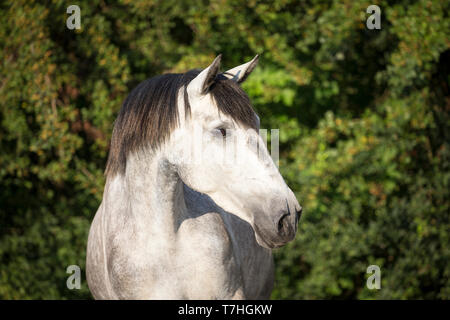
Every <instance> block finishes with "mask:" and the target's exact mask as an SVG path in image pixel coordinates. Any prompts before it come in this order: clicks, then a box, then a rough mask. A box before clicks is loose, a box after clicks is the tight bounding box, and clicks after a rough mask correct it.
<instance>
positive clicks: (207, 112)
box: [190, 94, 226, 121]
mask: <svg viewBox="0 0 450 320" xmlns="http://www.w3.org/2000/svg"><path fill="white" fill-rule="evenodd" d="M190 105H191V112H192V114H193V115H194V117H195V118H196V119H202V120H205V121H208V120H213V119H217V118H226V115H224V114H222V113H221V112H219V108H218V107H217V105H216V102H215V101H214V99H213V98H212V96H211V95H210V94H206V95H204V96H201V97H198V98H197V99H193V101H190Z"/></svg>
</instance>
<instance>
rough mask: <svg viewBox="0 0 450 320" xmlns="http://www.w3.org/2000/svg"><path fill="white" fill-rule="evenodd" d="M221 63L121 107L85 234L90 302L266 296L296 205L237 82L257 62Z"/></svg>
mask: <svg viewBox="0 0 450 320" xmlns="http://www.w3.org/2000/svg"><path fill="white" fill-rule="evenodd" d="M220 60H221V56H220V55H219V56H218V57H217V58H216V59H215V60H214V61H213V62H212V64H211V65H210V66H209V67H207V68H206V69H204V70H202V71H199V70H192V71H189V72H187V73H184V74H166V75H162V76H158V77H154V78H151V79H148V80H146V81H144V82H142V83H141V84H139V85H138V86H137V87H136V88H135V89H134V90H132V92H131V93H130V94H129V96H128V97H127V98H126V100H125V101H124V103H123V106H122V108H121V111H120V112H119V115H118V117H117V119H116V122H115V125H114V129H113V134H112V139H111V148H110V153H109V158H108V163H107V167H106V173H105V174H106V185H105V189H104V194H103V200H102V202H101V204H100V207H99V208H98V211H97V213H96V215H95V217H94V220H93V222H92V225H91V228H90V232H89V239H88V246H87V261H86V269H87V270H86V273H87V281H88V285H89V288H90V291H91V293H92V294H93V296H94V298H96V299H267V298H269V297H270V294H271V291H272V288H273V281H274V265H273V258H272V249H273V248H277V247H280V246H283V245H284V244H286V243H287V242H289V241H291V240H293V239H294V237H295V234H296V232H297V224H298V220H299V218H300V215H301V211H302V208H301V206H300V205H299V203H298V201H297V200H296V198H295V196H294V194H293V192H292V191H291V189H289V187H288V186H287V185H286V183H285V182H284V180H283V178H282V176H281V175H280V173H279V171H278V168H277V166H276V165H275V164H274V162H273V161H272V159H271V157H270V155H269V153H268V151H267V148H266V146H265V143H264V141H263V139H262V137H261V135H260V134H259V117H258V116H257V115H256V113H255V112H254V111H253V108H252V106H251V103H250V100H249V98H248V96H247V95H246V94H245V92H244V91H243V90H242V89H241V87H240V83H242V82H243V81H244V80H245V79H246V78H247V77H248V76H249V74H250V73H251V72H252V70H253V69H254V68H255V66H256V64H257V61H258V56H256V57H255V58H254V59H253V60H251V61H250V62H247V63H245V64H242V65H240V66H238V67H236V68H233V69H231V70H228V71H226V72H223V73H221V72H220V71H219V69H220ZM236 141H238V142H236ZM230 146H231V147H230ZM233 150H234V152H233ZM236 150H237V151H236ZM231 154H233V156H231V157H230V156H229V155H231Z"/></svg>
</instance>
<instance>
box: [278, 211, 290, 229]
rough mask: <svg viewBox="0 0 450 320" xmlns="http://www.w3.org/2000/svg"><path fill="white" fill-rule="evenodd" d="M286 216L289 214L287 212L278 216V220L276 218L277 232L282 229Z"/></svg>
mask: <svg viewBox="0 0 450 320" xmlns="http://www.w3.org/2000/svg"><path fill="white" fill-rule="evenodd" d="M287 216H289V213H285V214H284V215H283V216H282V217H281V218H280V220H278V232H280V231H281V230H282V229H283V227H284V220H285V219H284V218H286V217H287Z"/></svg>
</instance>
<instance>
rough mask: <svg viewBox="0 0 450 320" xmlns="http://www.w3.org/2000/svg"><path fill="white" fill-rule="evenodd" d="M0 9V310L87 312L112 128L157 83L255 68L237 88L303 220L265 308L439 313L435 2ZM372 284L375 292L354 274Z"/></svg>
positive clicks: (445, 289) (449, 286)
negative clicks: (413, 301)
mask: <svg viewBox="0 0 450 320" xmlns="http://www.w3.org/2000/svg"><path fill="white" fill-rule="evenodd" d="M375 2H376V3H377V4H378V5H379V6H380V8H381V10H382V23H381V26H382V28H381V30H367V29H366V27H365V20H366V18H367V17H368V14H366V8H367V6H368V4H367V2H363V1H350V0H345V1H330V2H323V1H318V0H314V1H309V2H307V3H305V2H298V1H291V0H276V1H256V0H250V1H239V0H233V1H227V2H225V1H210V2H202V1H187V0H183V1H175V0H165V1H151V0H147V1H144V0H138V1H130V0H122V1H99V0H94V1H87V0H84V1H78V3H77V4H78V5H79V6H80V8H81V26H82V28H81V29H80V30H73V31H72V30H68V29H67V28H66V19H67V16H68V15H67V14H66V8H67V7H68V6H69V5H71V4H72V3H70V2H60V1H47V2H45V4H43V3H42V2H38V1H22V0H18V1H14V2H11V3H10V4H1V5H0V22H1V24H0V46H1V50H0V61H2V64H1V68H0V98H1V99H0V122H1V125H0V150H1V152H0V188H1V189H0V190H1V191H0V204H1V205H0V298H3V299H16V298H23V299H33V298H46V299H52V298H54V299H59V298H88V297H90V294H89V291H88V289H87V285H86V282H85V278H84V274H83V281H82V289H81V290H68V289H67V287H66V279H67V276H68V274H66V273H65V270H66V268H67V266H68V265H71V264H77V265H80V266H81V268H82V270H84V266H85V262H84V261H85V247H86V241H87V233H88V228H89V224H90V221H91V219H92V218H93V216H94V213H95V210H96V209H97V207H98V205H99V203H100V201H101V197H102V191H103V185H104V177H103V170H104V166H105V160H106V156H107V152H108V143H109V138H110V135H111V129H112V123H113V121H114V118H115V116H116V114H117V111H118V110H119V108H120V105H121V102H122V101H123V99H124V98H125V96H126V95H127V93H128V92H129V91H130V90H131V89H132V88H133V87H134V86H135V85H136V84H137V83H139V82H140V81H142V80H144V79H146V78H148V77H151V76H153V75H156V74H161V73H164V72H183V71H186V70H188V69H191V68H198V67H205V66H206V65H207V64H208V63H210V62H211V61H212V59H213V58H214V57H215V55H216V54H218V53H222V54H223V58H224V63H223V64H224V69H226V68H230V67H233V66H235V65H238V64H241V63H243V62H244V61H246V60H249V59H251V58H252V57H253V56H254V54H255V53H262V58H261V61H260V65H259V67H258V68H257V69H256V70H255V72H254V73H253V74H252V76H251V77H249V79H248V80H247V82H246V83H245V84H244V88H245V90H246V91H247V92H248V94H249V95H250V97H251V99H252V101H253V103H254V105H255V108H256V110H257V111H258V113H259V114H260V116H261V119H262V127H263V128H279V129H280V143H281V150H280V154H281V159H280V169H281V171H282V173H283V175H284V176H285V178H286V179H287V181H288V183H289V185H290V186H291V187H292V189H293V190H294V191H295V192H296V194H297V196H298V199H299V200H300V203H301V204H302V205H303V207H304V215H303V217H302V219H301V221H300V227H299V234H298V235H297V238H296V240H295V241H294V242H292V243H291V244H289V245H288V246H286V247H284V248H282V249H279V250H276V266H277V268H276V286H275V290H274V292H273V298H290V299H297V298H312V299H317V298H340V299H342V298H362V299H391V298H399V299H408V298H440V299H449V298H450V280H449V279H450V268H449V267H448V262H449V260H450V259H449V258H450V252H449V251H450V250H449V248H448V247H449V244H450V241H449V235H448V234H449V226H450V221H449V211H450V210H449V192H448V190H449V184H450V172H449V163H450V161H449V160H450V159H449V158H450V149H449V141H450V139H449V138H450V137H449V129H448V128H449V124H450V123H449V108H450V93H449V86H450V85H449V82H450V81H449V80H450V79H449V69H450V48H449V47H450V43H449V39H450V35H449V33H450V19H449V17H448V12H449V11H450V10H449V9H450V8H449V3H448V1H426V0H418V1H398V2H397V3H396V4H394V5H392V4H389V3H388V2H387V1H375ZM371 264H376V265H379V266H380V268H381V279H382V281H381V290H368V289H367V288H366V285H365V284H366V278H367V275H366V268H367V267H368V266H369V265H371Z"/></svg>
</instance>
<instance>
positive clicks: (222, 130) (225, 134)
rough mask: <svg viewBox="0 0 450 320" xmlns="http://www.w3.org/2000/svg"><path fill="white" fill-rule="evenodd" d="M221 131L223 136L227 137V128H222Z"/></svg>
mask: <svg viewBox="0 0 450 320" xmlns="http://www.w3.org/2000/svg"><path fill="white" fill-rule="evenodd" d="M219 130H220V133H221V134H222V137H224V138H225V137H226V136H227V130H225V129H224V128H220V129H219Z"/></svg>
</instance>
